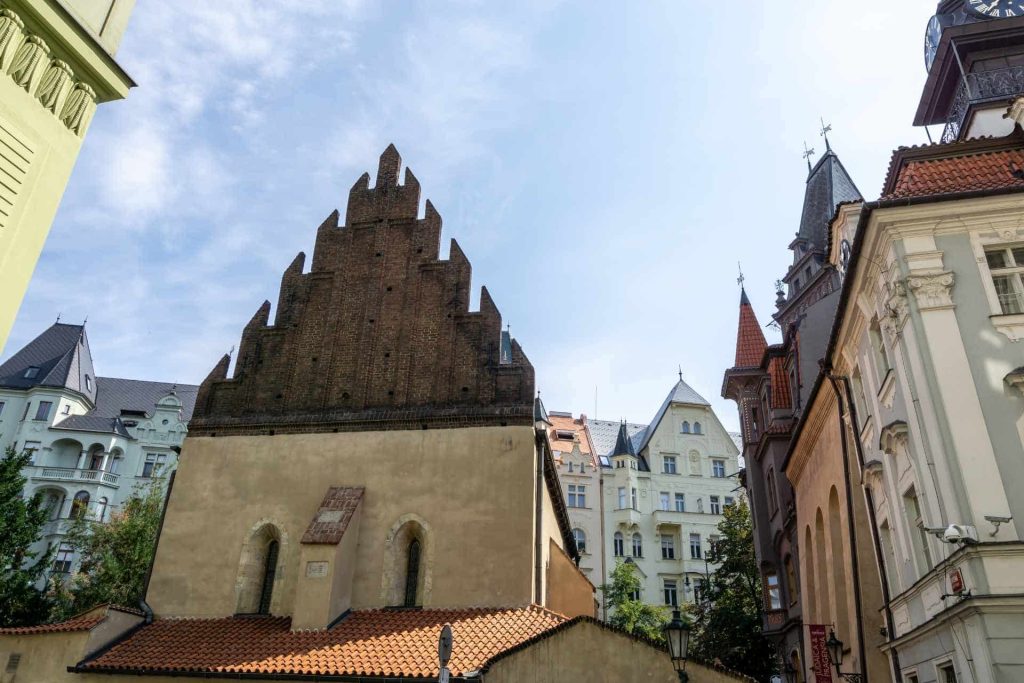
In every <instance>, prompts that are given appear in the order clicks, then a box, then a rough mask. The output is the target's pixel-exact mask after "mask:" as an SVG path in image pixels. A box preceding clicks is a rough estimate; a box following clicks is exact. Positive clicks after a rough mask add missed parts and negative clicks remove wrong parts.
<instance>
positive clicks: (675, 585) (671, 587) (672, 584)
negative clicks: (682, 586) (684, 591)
mask: <svg viewBox="0 0 1024 683" xmlns="http://www.w3.org/2000/svg"><path fill="white" fill-rule="evenodd" d="M661 586H662V592H663V593H664V596H665V604H666V605H668V606H669V607H678V606H679V582H678V581H677V580H675V579H662V582H661Z"/></svg>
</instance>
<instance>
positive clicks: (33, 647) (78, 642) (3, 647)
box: [0, 631, 89, 683]
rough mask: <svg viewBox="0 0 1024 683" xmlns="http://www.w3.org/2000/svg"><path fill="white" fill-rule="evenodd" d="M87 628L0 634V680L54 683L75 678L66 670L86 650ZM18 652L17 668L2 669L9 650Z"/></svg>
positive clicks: (3, 682)
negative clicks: (37, 632) (20, 634)
mask: <svg viewBox="0 0 1024 683" xmlns="http://www.w3.org/2000/svg"><path fill="white" fill-rule="evenodd" d="M88 641H89V632H88V631H78V632H74V633H45V634H36V635H23V636H0V683H55V682H56V681H73V680H79V677H78V676H76V675H74V674H70V673H68V671H67V668H68V666H72V665H74V664H77V663H78V662H79V660H81V659H82V657H83V655H84V654H85V651H86V644H87V643H88ZM13 653H17V654H20V655H21V662H20V663H19V664H18V669H17V670H16V671H15V672H13V673H11V672H8V671H7V670H6V667H7V662H8V659H9V657H10V655H11V654H13Z"/></svg>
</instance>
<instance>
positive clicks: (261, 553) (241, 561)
mask: <svg viewBox="0 0 1024 683" xmlns="http://www.w3.org/2000/svg"><path fill="white" fill-rule="evenodd" d="M271 541H277V562H276V563H275V567H274V584H273V586H272V587H271V591H270V605H269V610H268V611H269V613H270V614H280V612H281V608H282V601H283V600H284V597H283V595H282V591H281V586H282V585H283V580H284V576H285V571H284V562H285V558H287V557H288V549H289V546H290V544H289V540H288V534H287V532H286V531H285V528H284V525H283V524H281V523H280V522H279V521H278V520H276V519H272V518H269V517H263V518H261V519H260V520H258V521H257V522H256V523H255V524H253V525H252V526H251V527H249V531H248V532H247V533H246V537H245V541H243V543H242V547H241V549H240V551H239V553H238V573H237V575H236V578H235V613H236V614H257V613H258V609H259V605H260V601H261V594H262V592H263V584H264V576H265V570H266V552H267V548H268V547H269V545H270V542H271Z"/></svg>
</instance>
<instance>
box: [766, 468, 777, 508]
mask: <svg viewBox="0 0 1024 683" xmlns="http://www.w3.org/2000/svg"><path fill="white" fill-rule="evenodd" d="M765 489H766V490H767V492H768V512H769V513H771V514H773V515H774V514H775V512H776V511H777V510H778V509H779V501H778V498H776V496H777V495H778V494H777V493H776V492H775V468H773V467H769V468H768V481H767V482H766V484H765Z"/></svg>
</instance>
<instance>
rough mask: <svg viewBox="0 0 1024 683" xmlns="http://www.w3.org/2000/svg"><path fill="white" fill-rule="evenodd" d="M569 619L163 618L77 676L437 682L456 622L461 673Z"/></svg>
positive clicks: (525, 614)
mask: <svg viewBox="0 0 1024 683" xmlns="http://www.w3.org/2000/svg"><path fill="white" fill-rule="evenodd" d="M565 621H566V618H565V617H563V616H561V615H559V614H555V613H554V612H550V611H548V610H546V609H543V608H541V607H537V606H531V607H523V608H512V609H500V608H479V609H461V610H368V611H358V612H353V613H351V614H350V615H349V616H348V617H346V618H345V619H343V620H342V621H341V622H340V623H339V624H337V625H336V626H335V627H334V628H331V629H329V630H322V631H294V632H293V631H291V630H290V626H291V620H290V619H289V618H288V617H226V618H222V619H158V620H156V621H154V622H153V623H152V624H150V625H149V626H146V627H143V628H142V629H140V630H139V631H137V632H136V633H135V634H133V635H131V636H130V637H128V638H127V639H126V640H124V641H122V642H121V643H119V644H117V645H115V646H114V647H113V648H111V649H110V650H108V651H107V652H106V653H104V654H102V655H100V656H99V657H98V658H96V659H94V660H92V661H90V662H87V663H86V664H84V665H82V667H81V670H84V671H90V670H92V671H105V672H117V671H126V672H127V671H133V672H152V673H176V672H205V673H262V674H301V675H353V676H409V677H417V676H419V677H428V676H434V677H436V676H437V675H438V664H437V637H438V634H439V633H440V631H441V627H442V626H443V625H444V624H445V623H450V624H451V625H452V632H453V635H454V637H455V648H454V653H453V655H452V659H451V662H450V663H449V665H448V668H449V669H450V670H451V672H452V674H453V675H455V676H460V675H462V674H465V673H469V672H471V671H476V670H478V669H479V668H480V667H481V666H483V665H484V664H485V663H486V662H487V661H488V660H489V659H491V658H492V657H494V656H496V655H498V654H500V653H501V652H504V651H505V650H508V649H510V648H514V647H516V646H518V645H520V644H522V643H524V642H526V641H528V640H530V639H531V638H534V637H536V636H538V635H540V634H542V633H544V632H546V631H548V630H550V629H553V628H555V627H557V626H558V625H559V624H562V623H564V622H565Z"/></svg>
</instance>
